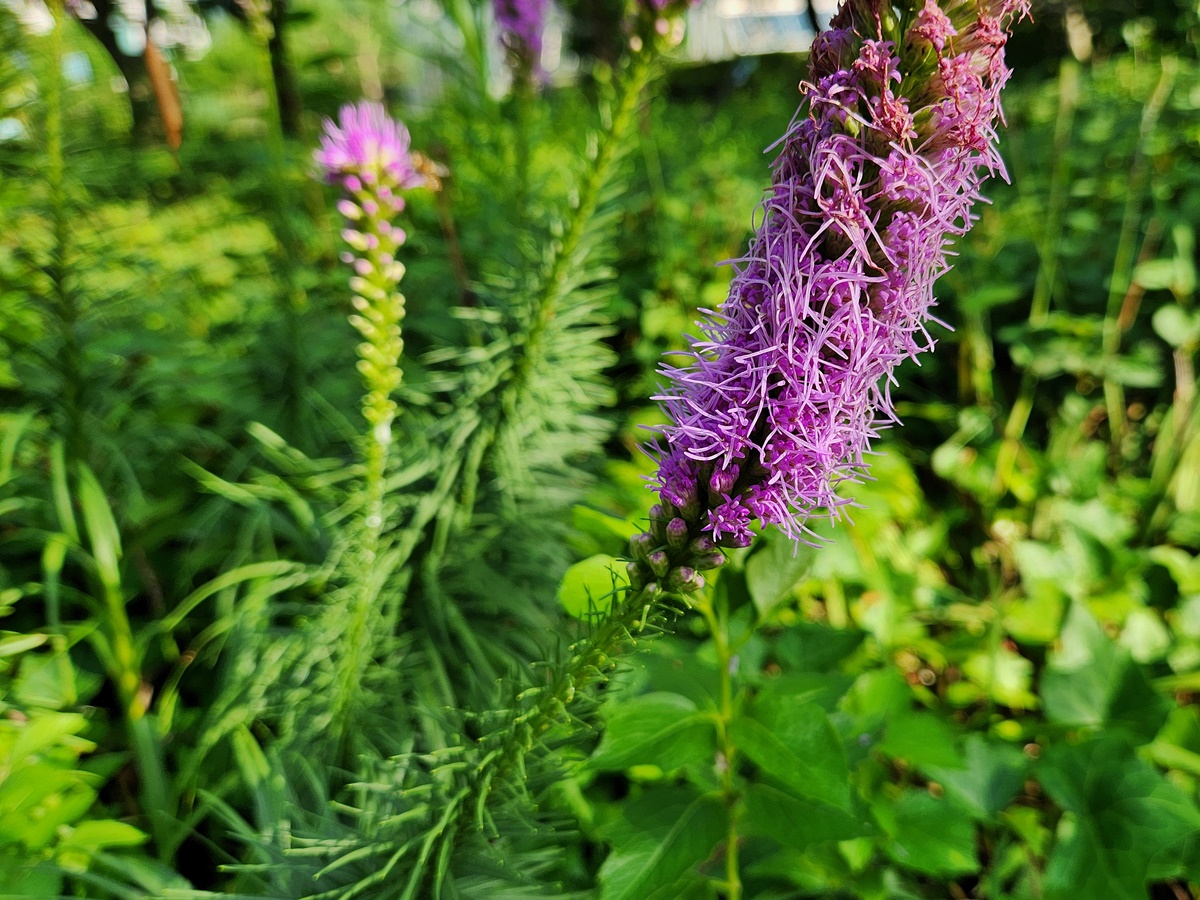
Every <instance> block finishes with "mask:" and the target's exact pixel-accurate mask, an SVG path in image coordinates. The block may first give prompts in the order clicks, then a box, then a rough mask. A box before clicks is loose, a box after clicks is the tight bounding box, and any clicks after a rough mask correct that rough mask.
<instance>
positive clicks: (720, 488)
mask: <svg viewBox="0 0 1200 900" xmlns="http://www.w3.org/2000/svg"><path fill="white" fill-rule="evenodd" d="M740 474H741V470H740V469H739V468H738V467H737V466H729V467H728V468H720V469H713V473H712V477H711V478H709V479H708V489H709V490H710V491H712V492H713V493H714V494H728V493H729V492H730V491H732V490H733V486H734V485H735V484H737V480H738V475H740Z"/></svg>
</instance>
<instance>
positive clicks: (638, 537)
mask: <svg viewBox="0 0 1200 900" xmlns="http://www.w3.org/2000/svg"><path fill="white" fill-rule="evenodd" d="M656 546H657V545H656V544H655V542H654V538H653V537H652V536H651V535H649V534H647V533H646V532H644V531H643V532H642V533H641V534H635V535H634V536H633V537H631V538H630V539H629V555H630V556H632V557H633V558H634V559H642V560H646V559H649V558H650V553H651V552H652V551H653V550H654V548H655V547H656Z"/></svg>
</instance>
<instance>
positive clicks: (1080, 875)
mask: <svg viewBox="0 0 1200 900" xmlns="http://www.w3.org/2000/svg"><path fill="white" fill-rule="evenodd" d="M1036 771H1037V775H1038V778H1039V780H1040V781H1041V783H1042V786H1043V787H1044V788H1045V789H1046V793H1047V794H1049V795H1050V797H1051V799H1053V800H1054V802H1055V803H1057V804H1058V805H1059V806H1060V807H1062V809H1063V810H1065V811H1066V812H1067V813H1068V814H1069V815H1068V816H1066V817H1064V820H1063V821H1062V823H1060V826H1059V831H1058V835H1057V840H1056V845H1055V847H1054V848H1053V850H1052V851H1051V854H1050V860H1049V863H1048V865H1047V867H1046V878H1045V886H1046V896H1047V898H1050V900H1067V898H1071V900H1075V898H1078V897H1104V898H1105V900H1108V898H1111V900H1144V898H1145V897H1146V883H1147V881H1149V880H1151V879H1159V878H1169V877H1172V876H1173V875H1176V874H1179V871H1180V867H1181V864H1182V853H1183V850H1184V842H1185V841H1187V840H1188V839H1189V838H1191V837H1192V836H1194V835H1195V834H1197V833H1200V810H1197V808H1196V806H1195V804H1194V803H1192V802H1191V801H1190V800H1189V798H1188V797H1187V796H1186V795H1185V794H1184V793H1183V792H1182V791H1180V790H1179V788H1177V787H1176V786H1175V785H1173V784H1172V783H1171V782H1169V781H1168V780H1167V779H1166V778H1164V777H1163V776H1162V775H1160V774H1159V773H1158V772H1157V771H1155V770H1154V769H1153V768H1152V767H1151V766H1150V765H1149V764H1147V763H1146V762H1145V761H1144V760H1142V758H1141V757H1140V756H1139V755H1138V754H1137V753H1136V752H1135V750H1134V749H1133V748H1132V747H1130V746H1129V745H1128V744H1127V743H1124V742H1123V741H1121V740H1119V739H1116V738H1112V737H1107V736H1105V737H1101V738H1099V739H1096V740H1091V741H1087V742H1085V743H1083V744H1076V745H1068V744H1059V745H1056V746H1053V747H1050V748H1049V749H1048V750H1047V751H1046V753H1045V755H1044V756H1043V757H1042V759H1041V761H1040V763H1039V765H1038V767H1037V770H1036Z"/></svg>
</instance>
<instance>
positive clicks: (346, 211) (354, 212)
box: [337, 198, 362, 222]
mask: <svg viewBox="0 0 1200 900" xmlns="http://www.w3.org/2000/svg"><path fill="white" fill-rule="evenodd" d="M337 210H338V212H340V213H341V214H342V215H343V216H345V217H346V218H347V219H349V220H350V221H351V222H354V221H356V220H358V219H359V218H361V217H362V210H361V209H359V208H358V205H357V204H356V203H354V201H352V200H346V199H345V198H343V199H341V200H339V201H338V203H337Z"/></svg>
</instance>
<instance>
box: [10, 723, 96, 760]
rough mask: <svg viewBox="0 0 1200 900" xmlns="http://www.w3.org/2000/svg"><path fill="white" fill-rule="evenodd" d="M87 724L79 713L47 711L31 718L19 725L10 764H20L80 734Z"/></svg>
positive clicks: (11, 748) (11, 750)
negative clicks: (63, 740) (71, 736)
mask: <svg viewBox="0 0 1200 900" xmlns="http://www.w3.org/2000/svg"><path fill="white" fill-rule="evenodd" d="M86 724H87V720H86V719H84V717H83V716H81V715H79V714H78V713H46V714H44V715H39V716H36V717H34V718H32V719H29V720H28V721H26V722H25V723H23V724H22V725H21V726H20V727H19V731H18V737H17V739H16V741H15V742H14V743H13V744H12V746H11V747H10V748H9V752H8V757H9V760H10V766H11V765H20V764H21V762H22V761H23V760H24V759H25V758H26V757H28V756H31V755H32V754H34V753H40V752H42V751H43V750H45V749H46V748H48V747H51V746H53V745H55V744H57V743H59V742H60V741H61V740H62V739H63V738H65V737H67V736H68V735H74V734H78V733H79V732H81V731H83V729H84V726H85V725H86Z"/></svg>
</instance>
